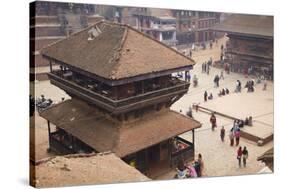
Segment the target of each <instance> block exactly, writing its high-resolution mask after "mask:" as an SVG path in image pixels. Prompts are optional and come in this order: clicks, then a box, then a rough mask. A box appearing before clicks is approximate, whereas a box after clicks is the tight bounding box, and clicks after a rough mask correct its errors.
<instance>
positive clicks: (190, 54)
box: [189, 50, 192, 58]
mask: <svg viewBox="0 0 281 189" xmlns="http://www.w3.org/2000/svg"><path fill="white" fill-rule="evenodd" d="M189 57H190V58H191V57H192V51H191V50H190V51H189Z"/></svg>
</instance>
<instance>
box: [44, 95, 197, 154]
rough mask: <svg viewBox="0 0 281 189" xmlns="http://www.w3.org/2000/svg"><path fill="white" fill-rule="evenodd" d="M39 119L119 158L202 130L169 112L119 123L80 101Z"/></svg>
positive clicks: (62, 104) (182, 117)
mask: <svg viewBox="0 0 281 189" xmlns="http://www.w3.org/2000/svg"><path fill="white" fill-rule="evenodd" d="M41 116H42V117H43V118H45V119H47V120H49V121H50V122H51V123H53V124H55V125H56V126H58V127H60V128H62V129H64V130H66V131H67V132H69V133H71V134H72V135H73V136H75V137H77V138H79V139H80V140H81V141H83V142H84V143H86V144H88V145H89V146H91V147H92V148H94V149H96V150H97V151H99V152H104V151H112V152H114V153H116V155H117V156H119V157H124V156H126V155H129V154H131V153H134V152H137V151H139V150H142V149H144V148H147V147H149V146H152V145H154V144H157V143H159V142H162V141H164V140H166V139H169V138H172V137H174V136H177V135H180V134H182V133H185V132H188V131H191V130H192V129H196V128H199V127H201V124H200V123H199V122H197V121H195V120H193V119H191V118H187V117H186V116H183V115H181V114H178V113H176V112H174V111H171V110H165V111H160V112H155V113H153V114H150V115H147V116H144V117H143V118H141V119H138V120H136V121H133V122H126V123H123V124H122V123H121V122H117V121H113V120H110V119H108V118H107V117H106V115H101V114H99V113H98V112H97V111H96V110H95V109H94V108H93V107H91V106H89V105H87V104H86V103H84V102H82V101H80V100H68V101H65V102H63V103H61V104H58V105H55V106H53V107H51V108H49V109H47V110H45V111H44V112H42V113H41Z"/></svg>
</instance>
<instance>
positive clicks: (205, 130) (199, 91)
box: [35, 37, 273, 179]
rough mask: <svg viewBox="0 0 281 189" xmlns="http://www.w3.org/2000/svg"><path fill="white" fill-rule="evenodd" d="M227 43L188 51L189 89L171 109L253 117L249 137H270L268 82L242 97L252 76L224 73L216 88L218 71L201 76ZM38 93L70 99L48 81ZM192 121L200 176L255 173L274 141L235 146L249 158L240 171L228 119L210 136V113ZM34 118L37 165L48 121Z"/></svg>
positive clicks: (57, 99)
mask: <svg viewBox="0 0 281 189" xmlns="http://www.w3.org/2000/svg"><path fill="white" fill-rule="evenodd" d="M226 40H227V38H226V37H223V38H221V39H219V40H218V43H217V44H215V43H214V45H213V48H212V49H210V48H209V45H207V49H205V50H197V51H193V53H192V58H193V59H194V60H195V62H196V65H195V66H194V69H193V70H191V71H190V73H191V85H190V88H189V92H188V93H187V94H186V95H184V96H183V97H182V98H181V99H180V100H178V101H177V102H176V103H174V104H173V106H172V107H171V109H173V110H175V111H177V112H180V111H181V113H182V114H185V113H186V111H188V109H189V107H190V106H192V105H193V104H199V105H200V106H203V107H206V108H209V109H212V110H214V111H217V112H221V113H224V114H227V115H231V116H233V117H237V118H240V119H245V118H246V117H248V116H252V117H253V126H252V127H251V128H249V129H251V132H257V134H259V135H262V134H267V133H269V132H273V82H269V81H268V82H267V83H268V84H267V90H265V91H264V90H262V84H256V85H255V92H253V93H247V91H246V89H245V88H244V85H245V84H246V81H248V80H249V79H252V78H251V76H250V77H245V76H244V75H242V74H237V73H232V72H230V74H226V73H224V79H223V80H222V79H221V80H220V87H218V88H214V83H213V79H214V77H215V75H217V74H218V75H220V72H221V69H217V68H214V67H211V69H210V73H209V75H207V74H206V73H202V72H201V68H202V63H203V62H205V61H208V60H209V59H210V57H212V59H213V61H216V60H219V58H220V52H221V49H220V47H221V44H224V46H225V42H226ZM194 74H196V76H197V77H198V80H199V84H198V86H197V87H193V86H192V77H193V76H194ZM237 79H239V80H240V81H241V83H242V92H241V93H234V89H235V85H236V80H237ZM254 79H255V78H254ZM222 88H228V89H229V91H230V94H228V95H226V96H222V97H218V95H217V94H218V93H219V90H221V89H222ZM205 91H207V92H208V94H210V92H211V93H212V94H213V97H214V99H213V100H208V101H207V102H204V98H203V94H204V92H205ZM41 94H44V95H45V97H46V98H51V99H52V100H53V101H54V103H58V102H60V101H61V98H62V97H63V98H65V99H69V98H70V97H69V96H68V95H67V94H66V93H65V92H64V91H62V90H60V89H59V88H57V87H55V86H53V85H51V84H50V82H49V81H35V98H38V97H40V95H41ZM193 117H194V119H196V120H198V121H200V122H201V123H202V127H201V128H200V129H197V130H196V131H195V137H196V138H195V141H196V142H195V150H196V153H195V159H197V155H198V153H201V154H202V156H203V161H204V171H203V176H227V175H243V174H256V173H258V172H259V171H260V170H261V169H263V168H264V167H265V165H264V164H263V163H261V162H259V161H257V157H258V156H260V155H261V154H262V153H264V152H265V151H267V150H268V149H270V148H272V146H273V141H271V142H268V143H267V144H265V145H263V146H258V145H257V144H256V143H255V142H252V141H249V140H247V139H244V138H241V139H240V145H241V146H242V147H244V146H246V147H247V149H248V151H249V158H248V160H247V166H246V167H245V168H244V167H242V168H239V166H238V161H237V159H236V151H237V148H238V147H236V146H235V147H231V146H230V145H229V139H228V133H229V130H230V129H231V128H232V125H233V120H230V119H227V118H225V117H221V116H218V115H217V116H216V117H217V125H218V127H217V128H216V129H215V131H212V130H211V125H210V121H209V119H210V115H209V114H206V113H204V112H200V111H198V112H196V111H195V110H193ZM35 119H36V126H35V132H36V139H35V143H36V144H35V145H36V150H35V154H36V156H35V157H36V159H38V160H39V159H42V158H46V157H49V156H52V155H53V154H50V153H47V151H46V149H47V148H48V136H47V135H48V132H47V122H46V121H45V120H44V119H42V118H40V117H39V116H38V113H37V112H36V113H35ZM221 126H224V127H225V130H226V135H225V142H221V140H220V129H221ZM253 130H255V131H253ZM181 137H183V138H185V139H188V140H190V139H191V134H183V135H181ZM175 174H176V171H175V170H173V171H170V172H168V173H165V174H163V175H161V176H159V177H158V178H156V179H171V178H173V177H174V175H175Z"/></svg>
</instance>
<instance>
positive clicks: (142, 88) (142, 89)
mask: <svg viewBox="0 0 281 189" xmlns="http://www.w3.org/2000/svg"><path fill="white" fill-rule="evenodd" d="M141 93H142V94H143V93H144V81H143V80H142V81H141Z"/></svg>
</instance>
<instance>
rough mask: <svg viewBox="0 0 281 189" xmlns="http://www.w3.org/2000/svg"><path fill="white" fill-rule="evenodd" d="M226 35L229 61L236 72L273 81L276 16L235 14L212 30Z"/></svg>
mask: <svg viewBox="0 0 281 189" xmlns="http://www.w3.org/2000/svg"><path fill="white" fill-rule="evenodd" d="M212 29H213V30H215V31H219V32H225V33H227V36H228V37H229V41H228V42H227V44H226V52H225V57H226V62H227V63H229V64H230V66H231V70H232V71H234V72H241V73H248V70H249V68H250V70H251V73H248V74H254V75H257V74H262V75H264V76H265V77H267V78H268V79H273V16H261V15H242V14H233V15H231V16H229V17H228V18H227V19H226V20H225V21H223V22H221V23H219V24H217V25H216V26H214V27H213V28H212Z"/></svg>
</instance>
